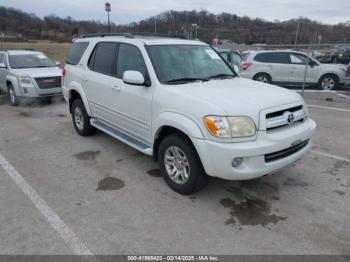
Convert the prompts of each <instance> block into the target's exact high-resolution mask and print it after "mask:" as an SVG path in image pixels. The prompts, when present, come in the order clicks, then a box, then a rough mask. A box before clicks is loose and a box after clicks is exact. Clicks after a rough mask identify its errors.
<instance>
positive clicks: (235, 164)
mask: <svg viewBox="0 0 350 262" xmlns="http://www.w3.org/2000/svg"><path fill="white" fill-rule="evenodd" d="M242 163H243V157H237V158H235V159H233V160H232V166H233V167H239V166H240V165H241V164H242Z"/></svg>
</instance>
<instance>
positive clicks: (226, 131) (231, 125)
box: [204, 116, 256, 138]
mask: <svg viewBox="0 0 350 262" xmlns="http://www.w3.org/2000/svg"><path fill="white" fill-rule="evenodd" d="M204 123H205V125H206V127H207V129H208V131H209V133H210V134H211V135H212V136H215V137H220V138H242V137H251V136H254V135H255V134H256V127H255V123H254V121H253V120H252V119H251V118H249V117H245V116H238V117H236V116H233V117H221V116H206V117H204Z"/></svg>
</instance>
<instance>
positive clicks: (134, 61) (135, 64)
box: [117, 44, 147, 78]
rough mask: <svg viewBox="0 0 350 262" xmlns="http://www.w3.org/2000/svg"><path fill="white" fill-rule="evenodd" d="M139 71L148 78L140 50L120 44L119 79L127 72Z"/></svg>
mask: <svg viewBox="0 0 350 262" xmlns="http://www.w3.org/2000/svg"><path fill="white" fill-rule="evenodd" d="M129 70H131V71H139V72H140V73H141V74H143V76H144V77H145V78H147V68H146V64H145V61H144V60H143V57H142V55H141V53H140V51H139V49H138V48H137V47H135V46H132V45H126V44H120V47H119V53H118V62H117V77H119V78H122V77H123V74H124V72H125V71H129Z"/></svg>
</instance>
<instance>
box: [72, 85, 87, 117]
mask: <svg viewBox="0 0 350 262" xmlns="http://www.w3.org/2000/svg"><path fill="white" fill-rule="evenodd" d="M73 91H76V92H78V93H79V95H80V97H81V99H82V101H83V103H84V106H85V109H86V113H87V114H88V115H89V116H92V111H91V108H90V106H89V101H88V98H87V96H86V93H85V91H84V88H83V87H82V86H81V85H80V84H79V83H78V82H75V81H73V82H71V83H70V84H69V87H68V101H70V100H71V98H72V92H73ZM69 107H70V103H69ZM70 109H71V108H69V110H70Z"/></svg>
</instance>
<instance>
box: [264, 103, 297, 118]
mask: <svg viewBox="0 0 350 262" xmlns="http://www.w3.org/2000/svg"><path fill="white" fill-rule="evenodd" d="M301 109H303V106H296V107H292V108H288V109H283V110H280V111H277V112H273V113H269V114H267V115H266V119H270V118H275V117H279V116H283V114H284V113H285V112H291V113H293V112H297V111H300V110H301Z"/></svg>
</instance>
